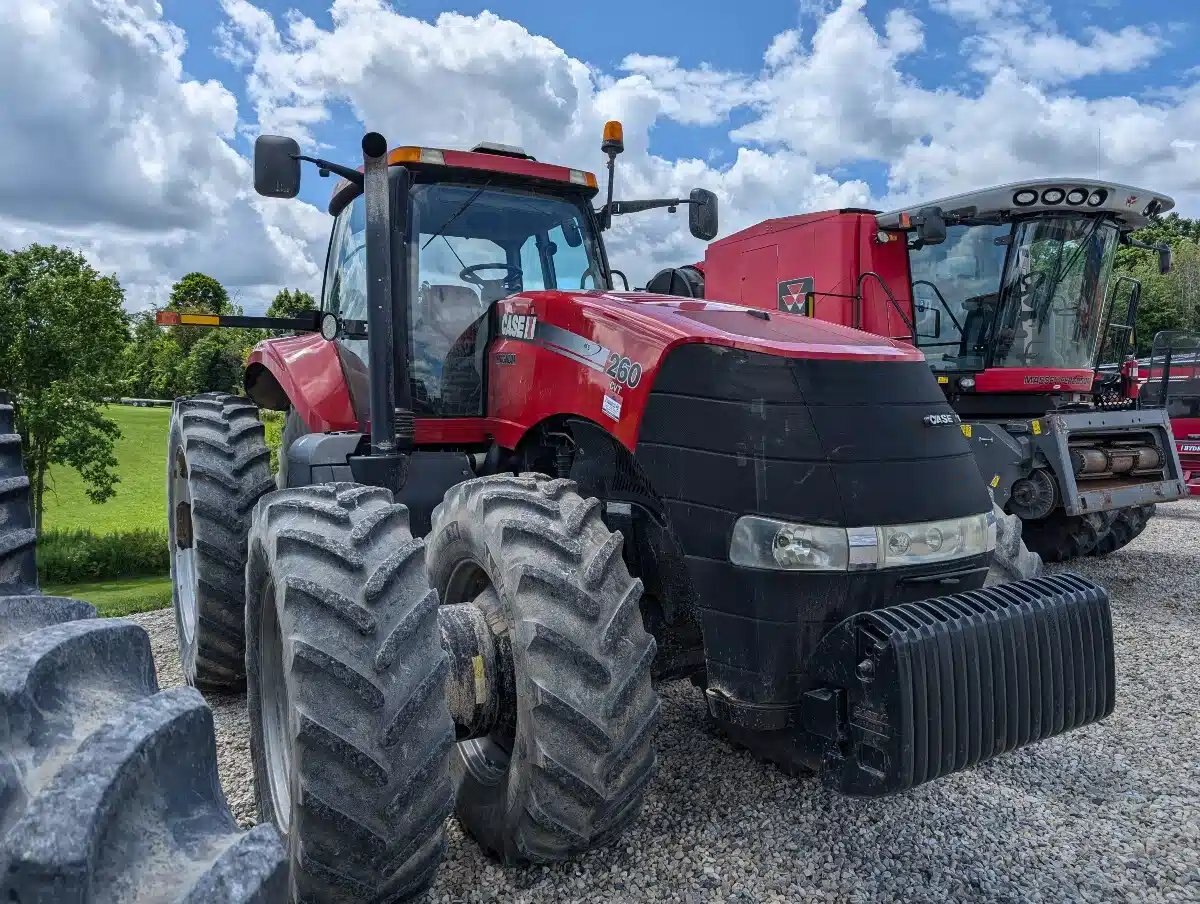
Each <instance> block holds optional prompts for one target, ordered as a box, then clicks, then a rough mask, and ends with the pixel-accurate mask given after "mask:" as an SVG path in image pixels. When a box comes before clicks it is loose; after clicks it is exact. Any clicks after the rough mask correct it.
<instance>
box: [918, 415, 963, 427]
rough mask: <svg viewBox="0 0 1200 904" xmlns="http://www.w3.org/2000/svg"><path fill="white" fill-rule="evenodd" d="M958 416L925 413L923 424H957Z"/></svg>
mask: <svg viewBox="0 0 1200 904" xmlns="http://www.w3.org/2000/svg"><path fill="white" fill-rule="evenodd" d="M958 422H959V418H958V415H957V414H927V415H925V424H926V425H927V426H929V427H949V426H950V425H951V424H957V423H958Z"/></svg>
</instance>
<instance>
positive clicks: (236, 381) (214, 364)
mask: <svg viewBox="0 0 1200 904" xmlns="http://www.w3.org/2000/svg"><path fill="white" fill-rule="evenodd" d="M256 333H257V331H256V330H233V329H217V330H209V331H208V332H207V333H205V335H204V336H202V337H201V338H200V340H199V341H198V342H196V343H195V344H194V345H193V346H192V348H191V350H190V351H189V352H188V354H187V357H186V358H184V360H183V362H182V363H181V364H180V366H179V370H178V377H179V382H180V385H181V386H182V387H183V389H182V391H181V392H180V393H179V395H195V394H196V393H200V392H230V393H237V392H239V391H240V390H241V388H242V373H243V369H244V368H243V364H242V362H243V361H244V360H245V358H246V353H247V352H248V351H249V349H250V347H251V346H252V345H253V344H254V342H255V341H256V336H255V335H254V334H256Z"/></svg>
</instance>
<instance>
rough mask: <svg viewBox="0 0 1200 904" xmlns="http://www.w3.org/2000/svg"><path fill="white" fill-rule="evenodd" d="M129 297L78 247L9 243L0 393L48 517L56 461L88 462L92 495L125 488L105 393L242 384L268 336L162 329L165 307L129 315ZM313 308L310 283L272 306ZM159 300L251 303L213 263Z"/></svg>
mask: <svg viewBox="0 0 1200 904" xmlns="http://www.w3.org/2000/svg"><path fill="white" fill-rule="evenodd" d="M124 303H125V293H124V291H123V290H122V289H121V285H120V283H119V282H118V281H117V278H116V277H115V276H113V275H104V274H101V273H100V272H98V271H97V270H96V269H95V268H94V267H93V266H92V265H91V264H90V263H89V262H88V261H87V259H86V258H85V257H84V256H83V255H82V254H81V253H80V252H78V251H75V250H72V249H70V248H59V247H56V246H53V245H37V244H35V245H30V246H29V247H27V248H24V249H22V250H20V251H3V250H0V391H7V392H8V393H9V394H10V395H11V396H12V398H13V400H14V401H16V402H17V406H16V408H17V429H18V431H19V432H20V434H21V444H22V453H23V456H24V459H25V467H26V471H27V473H28V474H29V478H30V489H31V493H32V496H33V508H34V517H35V519H36V521H37V523H38V524H39V526H40V524H41V513H42V511H43V508H44V499H45V492H46V488H47V480H46V478H47V474H48V471H49V469H50V467H51V465H58V466H66V467H70V468H73V469H74V470H76V471H78V472H79V474H80V475H81V476H82V477H83V480H84V485H85V486H86V488H87V494H88V497H89V498H90V499H91V500H92V501H93V502H104V501H105V500H107V499H109V498H111V497H112V496H113V495H114V494H115V492H116V484H117V482H118V477H117V461H116V457H115V455H114V453H113V448H114V444H115V442H116V440H117V439H118V438H119V437H120V431H119V429H118V428H117V425H116V424H115V423H114V422H113V420H112V419H111V418H110V417H108V416H107V415H106V411H105V405H106V403H108V402H110V401H111V400H113V399H116V398H120V397H122V396H134V397H138V398H158V399H172V398H175V397H177V396H181V395H193V394H195V393H200V392H208V391H220V392H239V391H240V390H241V386H242V368H243V365H244V362H245V360H246V356H247V355H248V354H249V353H250V350H251V349H252V348H253V347H254V345H255V343H257V342H259V341H260V340H261V339H263V338H266V336H267V335H268V334H267V333H266V332H265V331H263V330H228V329H219V330H216V329H205V328H204V327H185V326H172V327H160V326H158V325H157V324H156V323H155V314H156V313H157V312H158V310H160V308H154V309H151V310H148V311H140V312H138V313H136V314H133V315H130V314H129V313H128V312H127V311H126V310H125V307H124ZM314 306H315V302H314V301H313V298H312V296H311V295H309V294H308V293H307V292H303V291H300V290H289V289H283V290H281V291H280V292H279V293H278V294H277V295H276V296H275V299H274V300H273V301H272V303H271V306H270V308H269V309H268V312H267V313H268V314H270V315H271V316H279V317H289V316H294V315H295V313H297V312H298V311H301V310H304V309H306V308H312V307H314ZM161 309H163V310H171V311H178V312H180V313H208V314H238V313H241V311H240V309H239V308H238V306H236V305H235V304H233V303H232V302H231V301H230V298H229V294H228V292H227V291H226V290H225V287H224V286H222V285H221V283H220V282H218V281H217V280H216V279H214V278H212V277H211V276H208V275H206V274H204V273H189V274H187V275H186V276H184V277H183V278H182V279H180V280H179V281H178V282H177V283H175V284H174V286H172V287H171V290H170V293H169V295H168V297H167V298H166V300H165V301H164V303H163V305H162V307H161Z"/></svg>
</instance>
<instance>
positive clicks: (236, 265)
mask: <svg viewBox="0 0 1200 904" xmlns="http://www.w3.org/2000/svg"><path fill="white" fill-rule="evenodd" d="M184 48H185V42H184V35H183V33H182V32H181V31H180V30H179V29H178V28H177V27H175V26H174V25H171V24H170V23H167V22H165V21H164V20H163V19H162V10H161V8H160V7H159V6H158V4H157V3H154V2H151V0H140V2H121V0H40V2H38V3H20V4H18V3H11V4H4V7H3V10H0V59H3V60H4V61H5V73H4V79H3V81H2V82H0V134H2V135H3V136H4V141H3V142H0V199H3V200H2V201H0V239H2V240H3V244H4V245H5V246H9V247H11V246H15V245H20V244H25V243H27V242H30V241H54V242H61V243H67V244H73V245H77V246H79V247H82V248H83V249H84V250H85V251H86V252H87V253H88V254H89V256H90V257H91V258H92V259H93V261H94V262H95V263H96V264H97V265H98V266H99V267H101V268H102V269H105V270H113V271H116V272H117V274H118V276H119V278H120V279H121V281H122V283H123V285H125V287H126V290H127V294H128V296H129V300H130V304H131V306H138V307H140V306H144V305H145V304H147V303H150V302H152V301H155V300H161V299H162V298H163V297H164V295H165V290H166V287H167V286H169V284H170V282H171V281H172V280H174V279H177V278H178V277H179V276H182V275H183V274H184V273H186V272H187V271H188V270H193V269H203V270H206V271H207V272H210V273H212V274H214V275H215V276H217V277H219V278H221V279H223V280H224V281H226V282H228V283H230V284H231V285H234V286H242V287H245V291H246V292H248V293H255V292H266V291H268V289H267V287H272V286H275V285H277V284H278V283H279V281H280V280H281V279H285V280H288V281H290V282H301V281H306V282H311V280H312V279H313V275H314V271H313V267H312V264H311V261H310V260H308V259H307V258H308V257H310V256H311V251H310V252H309V254H308V255H306V256H296V255H294V254H293V253H292V248H291V247H289V245H288V243H287V242H286V241H284V240H282V239H281V238H280V237H279V236H274V235H272V234H271V232H270V231H269V230H268V228H267V226H266V224H265V223H264V221H263V219H262V218H261V217H259V216H258V215H257V214H256V213H255V209H254V208H253V207H252V206H251V205H250V203H249V194H250V190H249V182H250V172H249V165H248V163H247V161H246V160H245V158H243V157H242V156H241V155H239V154H238V153H237V152H236V151H235V150H234V149H233V148H232V147H231V145H230V144H229V141H230V140H231V139H232V138H233V136H234V131H235V127H236V124H237V103H236V101H235V99H234V96H233V94H231V93H230V91H229V90H228V89H226V88H225V87H224V86H223V85H221V84H220V83H218V82H215V81H207V82H200V81H197V80H193V79H189V78H187V77H185V76H184V75H183V67H182V63H181V57H182V54H183V51H184ZM297 215H298V214H295V213H293V214H292V215H291V216H292V217H293V218H295V217H296V216H297Z"/></svg>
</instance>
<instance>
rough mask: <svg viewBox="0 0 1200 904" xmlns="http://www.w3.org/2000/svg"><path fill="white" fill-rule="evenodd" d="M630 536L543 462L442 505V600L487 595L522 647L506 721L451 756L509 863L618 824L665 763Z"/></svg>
mask: <svg viewBox="0 0 1200 904" xmlns="http://www.w3.org/2000/svg"><path fill="white" fill-rule="evenodd" d="M621 544H622V538H621V534H620V533H614V532H610V531H609V529H608V528H607V527H606V526H605V524H604V522H603V521H602V520H601V518H600V503H599V501H598V500H596V499H584V498H582V497H581V496H580V495H579V494H578V492H576V489H575V484H574V483H572V482H570V481H567V480H551V479H549V478H547V477H544V476H542V475H535V474H525V475H522V476H520V477H512V476H496V477H485V478H480V479H477V480H470V481H467V482H466V483H463V484H459V485H458V486H455V487H452V488H451V489H450V491H449V492H448V493H447V494H446V498H445V499H444V500H443V502H442V504H441V505H440V506H438V507H437V508H436V509H435V510H434V513H433V531H432V533H431V534H430V543H429V574H430V579H431V580H432V581H433V584H434V586H435V587H436V588H437V589H438V591H439V592H440V594H441V597H442V602H443V603H444V604H456V603H473V604H475V605H477V606H479V607H480V608H481V609H482V610H483V612H484V616H485V619H486V620H487V622H488V624H489V626H490V627H491V629H492V631H493V632H494V633H495V634H496V635H497V639H498V644H499V646H500V648H501V649H502V650H505V649H506V648H511V662H512V668H513V676H512V677H513V679H514V680H513V686H512V687H510V695H511V696H512V697H514V698H515V702H514V701H512V700H510V702H509V706H508V710H509V712H510V716H509V719H508V721H507V723H506V724H505V725H502V727H500V728H498V729H497V730H495V731H494V732H492V733H491V734H490V735H489V736H487V737H485V738H479V739H475V740H470V741H466V742H464V743H461V744H459V745H458V746H457V748H456V749H455V753H454V756H453V758H452V760H451V770H452V774H453V776H454V779H455V783H456V786H457V788H456V812H457V814H458V819H459V821H460V822H461V823H462V825H463V827H464V828H465V829H466V830H467V831H468V832H469V833H470V834H471V835H472V836H474V838H475V839H476V840H477V841H478V842H479V843H480V845H481V846H482V847H483V848H484V849H485V850H487V851H489V852H490V853H492V854H493V855H495V856H497V857H500V858H502V859H503V860H504V861H506V862H509V863H514V862H521V861H533V862H545V861H550V860H559V859H563V858H565V857H568V856H571V855H573V854H576V853H581V852H583V851H587V850H590V849H592V848H595V847H599V846H601V845H603V844H605V843H607V842H609V841H611V840H613V839H615V838H617V837H619V835H620V834H621V833H622V831H624V829H625V828H626V827H627V826H628V825H629V824H630V823H631V822H632V821H633V820H634V819H635V818H636V817H637V814H638V812H639V811H640V809H641V804H642V797H643V794H644V793H645V790H646V786H647V785H648V784H649V782H650V779H651V777H652V776H653V774H654V769H655V766H656V760H655V753H654V745H653V732H654V728H655V726H656V723H657V717H658V699H657V696H656V695H655V692H654V689H653V688H652V686H651V684H650V667H651V664H652V663H653V661H654V654H655V645H654V640H653V639H652V638H651V637H650V636H649V635H648V634H647V633H646V631H645V630H644V629H643V627H642V619H641V613H640V611H639V607H638V605H639V600H640V598H641V592H642V584H641V581H639V580H635V579H633V578H631V577H630V576H629V572H628V570H627V569H626V567H625V563H624V561H622V558H621ZM505 658H507V657H505Z"/></svg>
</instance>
